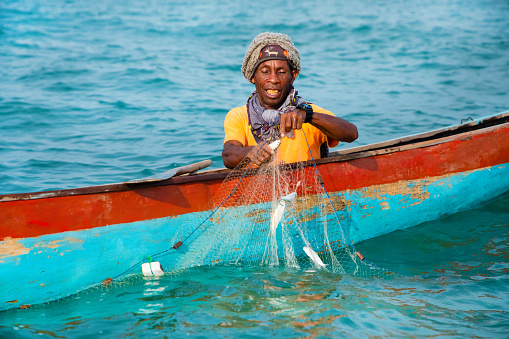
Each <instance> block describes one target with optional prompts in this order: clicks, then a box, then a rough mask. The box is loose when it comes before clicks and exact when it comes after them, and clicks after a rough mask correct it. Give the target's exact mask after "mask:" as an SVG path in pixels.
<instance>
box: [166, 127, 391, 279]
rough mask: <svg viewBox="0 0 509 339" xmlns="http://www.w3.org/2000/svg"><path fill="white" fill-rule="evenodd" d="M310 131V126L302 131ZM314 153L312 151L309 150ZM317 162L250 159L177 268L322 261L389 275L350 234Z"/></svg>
mask: <svg viewBox="0 0 509 339" xmlns="http://www.w3.org/2000/svg"><path fill="white" fill-rule="evenodd" d="M297 132H300V133H304V132H303V131H302V130H300V131H297ZM304 151H307V152H309V148H308V150H304ZM322 180H323V179H321V176H320V174H319V172H318V170H317V168H316V166H315V164H314V161H308V162H299V163H292V164H287V163H284V162H283V161H282V160H281V159H279V156H278V153H277V151H276V154H275V156H273V157H272V159H271V160H270V161H269V162H266V163H264V164H262V165H261V166H260V167H256V166H254V165H253V164H252V161H251V160H250V159H248V158H246V159H244V160H243V161H242V162H241V163H240V164H239V165H238V166H237V167H236V168H235V169H234V170H232V171H231V172H230V173H229V175H228V176H227V178H226V179H225V180H224V182H223V184H222V185H221V187H220V189H219V190H218V191H217V192H216V193H215V194H214V196H213V198H212V201H211V203H212V206H211V209H210V210H211V211H213V212H212V213H211V215H210V216H209V217H208V218H207V219H206V220H205V221H204V222H203V223H202V224H201V225H200V226H199V227H197V228H196V229H195V230H194V231H193V232H192V233H191V234H188V235H185V234H182V235H179V236H182V238H185V241H183V245H184V246H181V247H179V248H178V249H177V250H176V251H178V252H179V253H178V255H177V256H172V259H171V263H167V264H166V263H163V264H164V267H171V268H170V271H173V272H178V271H181V270H182V269H186V268H189V267H193V266H202V265H217V264H221V265H232V264H234V265H272V266H280V265H284V266H286V267H291V268H297V269H300V268H305V267H310V266H311V267H314V268H316V269H325V270H329V271H331V272H334V273H340V274H350V275H354V276H366V277H371V276H382V275H384V274H385V273H388V272H386V271H385V270H383V269H381V268H378V267H376V266H375V265H373V264H371V263H369V262H367V261H366V260H364V258H363V257H362V256H360V255H359V254H358V252H357V251H356V250H355V249H354V247H353V245H351V244H350V242H349V240H348V237H347V235H348V232H347V230H345V229H344V228H343V225H342V223H341V222H340V216H339V213H338V208H346V206H345V204H343V205H342V206H334V203H333V200H336V201H337V197H336V199H331V196H330V195H329V193H328V192H327V191H326V190H325V188H324V186H323V185H322V183H323V182H322Z"/></svg>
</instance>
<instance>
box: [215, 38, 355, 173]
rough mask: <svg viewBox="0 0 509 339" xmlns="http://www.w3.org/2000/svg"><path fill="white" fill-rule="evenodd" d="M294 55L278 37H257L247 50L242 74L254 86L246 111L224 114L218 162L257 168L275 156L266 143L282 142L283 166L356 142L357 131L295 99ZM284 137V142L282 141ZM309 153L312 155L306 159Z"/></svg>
mask: <svg viewBox="0 0 509 339" xmlns="http://www.w3.org/2000/svg"><path fill="white" fill-rule="evenodd" d="M299 72H300V56H299V51H298V50H297V49H296V48H295V46H294V45H293V43H292V41H291V39H290V37H289V36H288V35H286V34H282V33H269V32H266V33H261V34H259V35H258V36H257V37H255V38H254V39H253V41H252V42H251V45H250V46H249V48H248V50H247V52H246V56H245V58H244V62H243V63H242V74H243V75H244V77H245V78H246V79H247V80H248V81H249V82H251V83H253V84H254V85H255V88H256V91H255V92H253V94H251V96H250V97H249V99H248V100H247V104H246V105H245V106H241V107H236V108H234V109H232V110H231V111H230V112H228V114H227V115H226V118H225V121H224V130H225V139H224V144H223V163H224V165H225V166H226V167H228V168H234V167H235V166H237V165H238V164H239V163H240V162H241V161H242V160H243V159H244V158H246V157H248V158H249V159H250V160H252V161H253V163H254V164H256V165H258V166H260V165H261V164H262V163H264V162H267V161H269V160H270V158H271V157H272V156H273V155H274V154H275V152H274V151H273V150H272V149H271V148H270V147H269V143H270V142H271V141H274V140H276V139H280V138H282V139H281V146H279V149H278V154H279V157H280V160H282V161H284V162H286V163H292V162H298V161H306V160H311V154H312V156H313V159H319V158H323V157H326V156H327V154H328V150H329V147H335V146H337V145H338V144H339V141H345V142H352V141H354V140H355V139H357V136H358V134H357V127H355V125H353V124H352V123H350V122H348V121H346V120H344V119H341V118H339V117H336V116H334V114H333V113H332V112H329V111H327V110H325V109H323V108H321V107H318V106H316V105H314V104H311V103H310V102H308V101H305V100H303V99H302V98H301V97H300V96H298V95H297V91H296V90H295V89H294V87H293V82H294V81H295V79H296V78H297V76H298V75H299ZM285 136H286V137H285ZM310 151H311V154H310Z"/></svg>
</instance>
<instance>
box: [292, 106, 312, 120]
mask: <svg viewBox="0 0 509 339" xmlns="http://www.w3.org/2000/svg"><path fill="white" fill-rule="evenodd" d="M295 108H298V109H302V110H304V111H305V112H306V118H305V119H304V122H305V123H306V122H311V119H312V118H313V107H311V105H309V104H306V103H301V104H298V105H297V106H296V107H295Z"/></svg>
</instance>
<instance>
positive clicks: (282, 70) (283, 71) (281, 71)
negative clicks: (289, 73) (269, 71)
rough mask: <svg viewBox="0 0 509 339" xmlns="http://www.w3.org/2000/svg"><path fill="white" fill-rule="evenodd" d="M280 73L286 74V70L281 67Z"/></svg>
mask: <svg viewBox="0 0 509 339" xmlns="http://www.w3.org/2000/svg"><path fill="white" fill-rule="evenodd" d="M277 72H278V73H279V74H286V71H285V70H284V69H280V70H279V71H277Z"/></svg>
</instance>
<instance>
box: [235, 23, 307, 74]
mask: <svg viewBox="0 0 509 339" xmlns="http://www.w3.org/2000/svg"><path fill="white" fill-rule="evenodd" d="M267 45H277V46H280V47H281V48H282V49H283V50H284V51H285V52H286V53H285V54H284V55H285V58H282V57H281V56H271V55H270V54H263V53H262V49H263V48H264V47H266V46H267ZM262 54H263V55H262ZM274 59H279V60H288V62H289V63H290V66H292V69H294V70H297V71H300V56H299V51H298V50H297V48H295V46H294V45H293V42H292V40H291V39H290V37H289V36H288V35H286V34H282V33H270V32H265V33H260V34H258V36H256V37H255V38H254V39H253V41H252V42H251V45H250V46H249V48H248V49H247V52H246V56H245V57H244V62H243V63H242V74H244V77H245V78H246V79H247V81H249V82H251V79H252V78H253V75H254V73H255V71H256V68H257V67H258V65H260V63H262V62H263V61H266V60H274Z"/></svg>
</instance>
